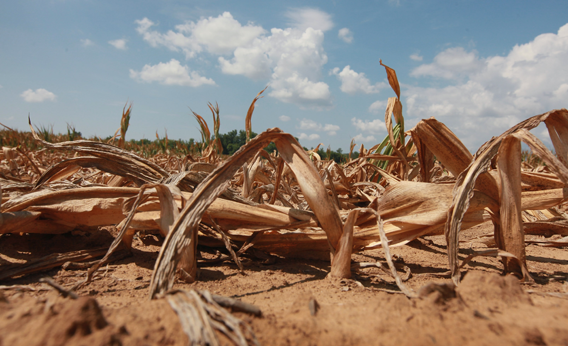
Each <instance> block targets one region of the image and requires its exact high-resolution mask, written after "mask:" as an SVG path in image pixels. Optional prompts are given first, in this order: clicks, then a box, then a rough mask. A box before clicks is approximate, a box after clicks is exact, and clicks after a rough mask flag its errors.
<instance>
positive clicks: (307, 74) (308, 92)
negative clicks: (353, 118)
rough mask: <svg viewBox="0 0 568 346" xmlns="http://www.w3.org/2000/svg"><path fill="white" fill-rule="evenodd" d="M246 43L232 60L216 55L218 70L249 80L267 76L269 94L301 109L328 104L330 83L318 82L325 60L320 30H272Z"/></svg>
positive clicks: (328, 105)
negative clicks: (247, 44)
mask: <svg viewBox="0 0 568 346" xmlns="http://www.w3.org/2000/svg"><path fill="white" fill-rule="evenodd" d="M270 33H271V35H270V36H262V37H261V38H259V39H257V40H255V41H254V42H252V43H251V44H250V45H249V46H245V47H239V48H237V49H236V50H235V52H234V56H233V58H232V59H230V60H227V59H225V58H224V57H219V64H220V66H221V70H222V71H223V72H224V73H227V74H240V75H244V76H246V77H249V78H252V79H268V78H270V86H271V90H272V91H271V92H270V93H269V96H271V97H274V98H277V99H278V100H280V101H282V102H286V103H293V104H297V105H299V106H300V107H303V108H317V109H325V108H329V107H331V93H330V91H329V86H328V85H327V84H326V83H325V82H322V81H320V79H321V70H322V67H323V65H325V64H326V63H327V55H326V53H325V50H324V49H323V39H324V34H323V32H322V31H321V30H314V29H312V28H307V29H306V30H305V31H300V30H298V29H292V28H287V29H272V30H271V31H270Z"/></svg>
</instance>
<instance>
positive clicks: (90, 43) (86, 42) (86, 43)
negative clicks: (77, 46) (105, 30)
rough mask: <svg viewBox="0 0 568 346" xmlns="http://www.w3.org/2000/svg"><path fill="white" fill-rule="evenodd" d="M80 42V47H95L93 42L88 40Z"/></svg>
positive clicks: (84, 39) (83, 39)
mask: <svg viewBox="0 0 568 346" xmlns="http://www.w3.org/2000/svg"><path fill="white" fill-rule="evenodd" d="M80 41H81V45H82V46H83V47H89V46H94V45H95V43H94V42H93V41H91V40H89V39H88V38H82V39H81V40H80Z"/></svg>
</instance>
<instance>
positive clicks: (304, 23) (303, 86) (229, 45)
mask: <svg viewBox="0 0 568 346" xmlns="http://www.w3.org/2000/svg"><path fill="white" fill-rule="evenodd" d="M287 16H288V18H290V19H291V20H292V24H291V25H292V27H290V28H286V29H279V28H273V29H271V30H270V32H268V31H266V30H264V29H263V28H262V27H260V26H255V25H253V24H251V23H249V24H247V25H241V24H240V23H239V22H238V21H237V20H236V19H234V18H233V17H232V15H231V14H230V13H229V12H225V13H223V14H222V15H220V16H218V17H209V18H202V19H200V20H199V21H197V22H187V23H185V24H183V25H178V26H176V30H175V31H172V30H169V31H168V32H166V33H160V32H158V31H155V30H153V27H154V26H155V24H154V23H153V22H152V21H151V20H149V19H148V18H144V19H141V20H137V21H136V24H137V31H138V32H139V33H140V34H141V35H142V36H143V38H144V40H145V41H146V42H148V44H150V45H151V46H153V47H159V46H163V47H166V48H168V49H170V50H172V51H176V52H181V53H183V54H184V55H185V57H186V58H187V59H189V58H193V57H195V56H196V55H197V54H199V53H201V52H203V51H207V52H209V53H211V54H214V55H218V58H217V59H218V62H219V67H220V68H221V71H222V72H223V73H225V74H231V75H242V76H245V77H247V78H250V79H254V80H263V79H267V80H269V82H270V86H271V91H270V93H269V96H271V97H275V98H277V99H278V100H280V101H282V102H286V103H293V104H296V105H299V106H300V107H302V108H315V109H326V108H329V107H331V106H332V102H331V93H330V91H329V86H328V85H327V84H326V83H325V82H323V81H321V78H322V73H321V71H322V67H323V65H325V64H326V63H327V55H326V53H325V50H324V48H323V40H324V31H326V30H329V29H331V28H332V27H333V22H332V21H331V16H330V15H329V14H327V13H325V12H322V11H320V10H316V9H310V8H303V9H294V10H291V11H289V12H288V13H287ZM308 24H310V25H308Z"/></svg>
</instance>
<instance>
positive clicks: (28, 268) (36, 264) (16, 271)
mask: <svg viewBox="0 0 568 346" xmlns="http://www.w3.org/2000/svg"><path fill="white" fill-rule="evenodd" d="M106 251H107V249H106V248H98V249H92V250H80V251H72V252H66V253H54V254H51V255H48V256H45V257H42V258H39V259H37V260H34V261H30V262H28V263H25V264H22V265H18V266H17V267H15V268H12V269H7V270H2V272H0V281H2V280H6V279H9V278H12V277H16V276H21V275H26V274H31V273H37V272H40V271H44V270H48V269H51V268H55V267H59V266H60V265H62V264H64V263H65V262H69V261H73V262H79V261H87V260H90V259H93V258H97V257H100V256H103V255H104V254H105V253H106Z"/></svg>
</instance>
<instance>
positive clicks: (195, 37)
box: [135, 12, 264, 59]
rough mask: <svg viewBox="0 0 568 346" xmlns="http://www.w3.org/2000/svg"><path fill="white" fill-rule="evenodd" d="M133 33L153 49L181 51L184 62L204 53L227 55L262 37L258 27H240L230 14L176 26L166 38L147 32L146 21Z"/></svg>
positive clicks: (248, 25)
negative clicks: (162, 47) (184, 58)
mask: <svg viewBox="0 0 568 346" xmlns="http://www.w3.org/2000/svg"><path fill="white" fill-rule="evenodd" d="M135 23H136V24H138V27H137V28H136V30H137V31H138V33H139V34H141V35H142V36H143V38H144V40H145V41H146V42H148V43H149V44H150V45H151V46H152V47H158V46H164V47H166V48H168V49H170V50H172V51H175V52H178V51H182V52H183V53H184V54H185V56H186V58H187V59H190V58H193V57H194V56H195V55H196V54H197V53H200V52H202V51H203V50H206V51H208V52H209V53H213V54H230V53H232V52H233V51H234V50H235V49H237V48H238V47H242V46H246V45H248V44H250V43H251V42H252V41H253V40H255V39H256V38H257V37H259V36H260V35H261V34H263V33H264V29H263V28H262V27H260V26H255V25H253V24H250V23H249V24H247V25H245V26H242V25H241V24H240V23H239V22H238V21H237V20H235V19H234V18H233V16H232V15H231V14H230V13H229V12H224V13H223V14H221V15H219V16H218V17H209V18H201V19H200V20H198V21H197V22H193V21H189V22H186V23H184V24H181V25H177V26H176V31H172V30H169V31H168V32H167V33H165V34H161V33H159V32H157V31H152V30H150V29H151V27H152V26H155V24H154V22H152V21H151V20H149V19H148V18H143V19H141V20H136V21H135Z"/></svg>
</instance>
